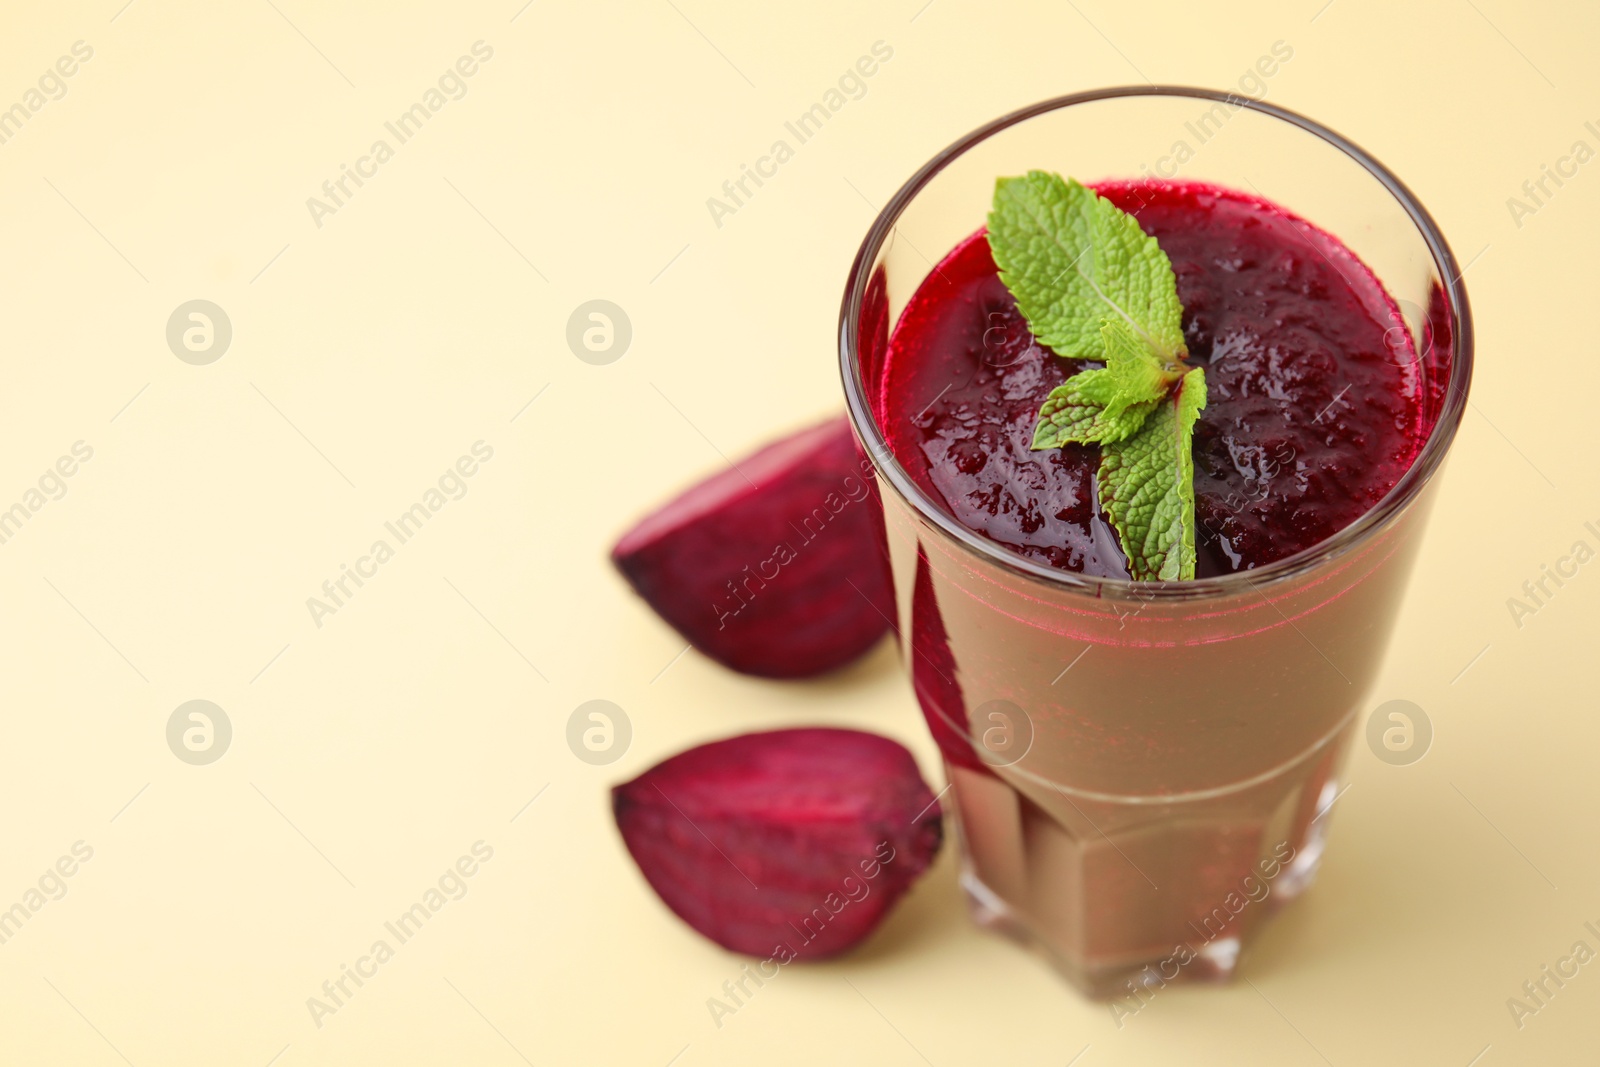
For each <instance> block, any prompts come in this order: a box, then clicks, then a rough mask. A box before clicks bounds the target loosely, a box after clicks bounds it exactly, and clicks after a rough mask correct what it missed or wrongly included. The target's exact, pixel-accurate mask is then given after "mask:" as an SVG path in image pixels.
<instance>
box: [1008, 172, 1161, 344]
mask: <svg viewBox="0 0 1600 1067" xmlns="http://www.w3.org/2000/svg"><path fill="white" fill-rule="evenodd" d="M988 237H989V248H990V250H991V251H992V252H993V253H994V261H995V263H996V264H997V265H998V266H999V267H1000V278H1001V280H1002V281H1003V282H1005V284H1006V288H1008V289H1010V290H1011V293H1012V295H1013V296H1015V297H1016V299H1017V306H1018V307H1019V308H1020V309H1021V310H1022V315H1023V317H1024V318H1025V319H1027V321H1028V328H1029V329H1030V330H1032V331H1033V335H1034V336H1035V337H1036V338H1038V340H1039V343H1040V344H1043V345H1045V346H1047V347H1049V348H1050V349H1051V350H1053V351H1054V352H1055V353H1056V354H1057V355H1060V356H1065V357H1067V358H1068V359H1099V358H1101V356H1100V353H1101V351H1102V343H1101V335H1100V326H1101V323H1102V322H1103V321H1104V320H1106V319H1108V318H1109V319H1113V320H1117V319H1120V320H1121V321H1123V322H1124V323H1126V324H1127V325H1128V326H1129V327H1131V329H1132V331H1133V333H1134V334H1135V335H1136V336H1138V337H1140V338H1142V339H1143V340H1144V342H1145V344H1146V346H1147V347H1148V348H1149V349H1150V350H1151V351H1152V352H1153V353H1154V354H1155V356H1156V357H1157V358H1159V359H1162V360H1166V361H1171V360H1174V359H1177V358H1180V357H1182V356H1183V355H1185V354H1186V353H1187V350H1186V349H1185V348H1184V344H1183V326H1182V322H1181V318H1182V314H1183V309H1182V307H1181V306H1180V305H1179V303H1178V289H1177V281H1176V279H1175V278H1174V277H1173V274H1172V264H1171V262H1170V261H1169V260H1168V259H1167V256H1166V253H1165V252H1163V251H1161V246H1160V245H1159V244H1157V243H1156V240H1155V238H1153V237H1150V236H1148V235H1147V234H1145V232H1144V231H1143V230H1141V229H1140V228H1139V222H1138V220H1137V219H1135V218H1134V217H1133V216H1132V215H1129V214H1126V213H1125V212H1123V211H1121V210H1119V209H1118V208H1117V207H1116V205H1114V204H1112V203H1111V202H1110V201H1109V200H1105V199H1102V198H1101V197H1099V196H1097V195H1096V194H1095V193H1094V192H1093V191H1092V190H1090V189H1086V188H1084V187H1083V186H1082V185H1080V184H1079V183H1078V182H1076V181H1069V180H1066V179H1063V178H1062V177H1061V176H1060V175H1059V174H1050V173H1047V172H1045V171H1040V170H1034V171H1029V172H1028V173H1027V175H1025V176H1024V177H1021V178H1001V179H1000V180H999V181H997V182H996V183H995V190H994V203H993V207H992V209H991V210H990V212H989V233H988Z"/></svg>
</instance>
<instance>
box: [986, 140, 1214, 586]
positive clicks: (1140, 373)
mask: <svg viewBox="0 0 1600 1067" xmlns="http://www.w3.org/2000/svg"><path fill="white" fill-rule="evenodd" d="M988 238H989V247H990V250H991V251H992V252H993V254H994V260H995V263H996V264H997V265H998V266H999V268H1000V278H1001V280H1002V281H1003V282H1004V283H1005V285H1006V287H1007V288H1008V289H1009V290H1010V291H1011V294H1012V295H1013V296H1014V297H1016V300H1017V306H1018V308H1020V309H1021V311H1022V314H1023V317H1024V318H1025V319H1026V320H1027V322H1028V328H1029V329H1030V330H1032V332H1033V335H1034V337H1035V338H1037V339H1038V341H1039V342H1040V343H1041V344H1043V345H1045V346H1047V347H1049V348H1050V349H1051V350H1053V351H1054V352H1055V353H1056V354H1057V355H1060V356H1064V357H1067V358H1069V359H1082V360H1095V361H1099V362H1102V363H1104V367H1100V368H1093V369H1090V370H1085V371H1080V372H1079V373H1077V374H1075V375H1073V376H1072V377H1071V378H1068V379H1067V380H1066V381H1065V382H1063V383H1062V384H1061V385H1058V386H1057V387H1056V388H1055V389H1054V390H1052V391H1051V393H1050V395H1049V397H1047V398H1046V399H1045V402H1044V405H1043V407H1042V408H1041V409H1040V411H1039V423H1038V425H1037V426H1036V427H1035V429H1034V437H1033V447H1034V448H1035V449H1047V448H1060V447H1061V446H1062V445H1065V444H1097V445H1099V446H1100V469H1099V479H1098V481H1099V493H1100V507H1101V509H1102V510H1104V511H1105V513H1106V514H1107V515H1108V516H1109V517H1110V519H1111V523H1112V526H1113V527H1114V528H1115V529H1116V531H1117V536H1118V537H1119V538H1120V539H1121V541H1122V548H1123V552H1124V553H1126V554H1127V557H1128V573H1129V574H1130V575H1131V576H1132V577H1133V579H1134V580H1135V581H1187V580H1190V579H1192V578H1193V577H1194V572H1195V514H1194V508H1195V504H1194V450H1193V444H1192V442H1193V433H1194V424H1195V422H1196V420H1197V419H1198V418H1199V414H1200V410H1201V409H1202V408H1204V407H1205V406H1206V380H1205V372H1204V371H1203V370H1201V369H1200V368H1198V367H1196V368H1194V369H1190V368H1188V367H1187V366H1186V365H1185V363H1184V360H1185V359H1186V358H1187V356H1188V349H1187V348H1186V347H1185V346H1184V343H1183V325H1182V317H1183V308H1182V306H1181V305H1180V304H1179V302H1178V284H1177V279H1176V277H1175V276H1174V275H1173V273H1172V263H1171V261H1170V260H1168V259H1167V254H1166V253H1165V252H1163V251H1162V250H1161V246H1160V245H1159V244H1158V243H1157V242H1156V240H1155V238H1153V237H1151V236H1149V235H1148V234H1146V233H1145V232H1144V231H1143V230H1142V229H1140V227H1139V222H1138V220H1137V219H1135V218H1134V217H1133V216H1132V215H1129V214H1127V213H1126V212H1124V211H1122V210H1121V209H1119V208H1118V207H1117V206H1116V205H1115V204H1113V203H1111V202H1110V201H1109V200H1106V199H1104V198H1102V197H1100V196H1098V195H1096V194H1095V193H1094V191H1093V190H1090V189H1087V188H1085V187H1084V186H1083V185H1080V184H1079V183H1078V182H1077V181H1074V180H1070V179H1063V178H1062V177H1061V176H1060V175H1058V174H1050V173H1047V172H1045V171H1037V170H1036V171H1029V172H1028V174H1026V175H1025V176H1023V177H1020V178H1001V179H999V180H998V181H997V182H996V183H995V190H994V204H993V207H992V209H991V211H990V213H989V228H988Z"/></svg>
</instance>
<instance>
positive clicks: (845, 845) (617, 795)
mask: <svg viewBox="0 0 1600 1067" xmlns="http://www.w3.org/2000/svg"><path fill="white" fill-rule="evenodd" d="M611 801H612V810H613V812H614V814H615V815H616V820H617V828H618V829H619V830H621V832H622V839H623V841H624V842H625V843H626V844H627V846H628V851H629V852H630V853H632V855H633V858H634V861H635V862H636V863H638V865H639V869H640V871H642V872H643V873H644V876H645V880H646V881H648V882H649V883H650V886H651V888H653V889H654V890H655V891H656V893H657V894H659V895H660V897H661V899H662V900H663V901H664V902H665V903H666V905H667V906H668V907H669V908H671V909H672V910H673V911H674V912H676V913H677V914H678V917H679V918H681V919H683V921H684V922H686V923H688V924H689V925H690V926H692V927H693V928H694V929H695V930H697V931H699V932H700V933H702V934H704V935H705V936H706V937H709V938H710V939H711V940H713V941H715V942H716V943H717V944H719V945H721V946H723V947H724V948H727V949H731V950H732V951H734V952H742V953H745V954H747V955H751V956H757V957H760V958H763V959H767V958H773V957H776V958H778V959H780V960H781V961H783V962H787V961H788V960H790V959H821V958H823V957H826V956H831V955H834V954H836V953H839V952H843V951H845V950H846V949H849V948H851V947H852V946H854V945H856V944H858V943H859V942H860V941H861V940H862V939H864V938H865V937H866V936H867V935H868V934H870V933H871V932H872V931H873V930H874V929H875V928H876V927H877V926H878V924H879V923H880V922H882V921H883V918H884V917H885V916H886V915H887V914H888V913H889V911H890V910H891V909H892V908H893V907H894V905H895V903H896V902H897V901H898V900H899V899H900V897H901V896H903V895H904V894H905V892H906V890H907V889H909V888H910V886H911V884H912V883H913V882H914V881H916V879H917V877H918V876H919V875H921V874H922V872H923V871H924V870H926V869H927V867H928V865H929V864H930V863H931V862H932V861H933V858H934V856H935V855H936V854H937V853H938V851H939V846H940V844H941V843H942V842H943V839H944V829H943V826H944V824H943V821H942V816H941V812H940V809H939V804H938V801H937V800H936V799H935V798H934V794H933V791H932V790H930V789H929V788H928V786H927V783H925V782H924V781H923V780H922V775H921V774H920V773H919V772H918V770H917V765H916V761H915V760H913V759H912V757H911V753H910V752H908V751H906V749H905V747H904V746H902V745H901V744H899V743H898V742H896V741H891V740H890V739H889V738H887V737H881V736H879V735H877V734H870V733H864V732H862V731H859V730H838V729H824V728H816V729H798V730H774V731H771V732H769V733H757V734H744V735H741V736H739V737H731V738H728V739H727V740H724V741H715V742H712V743H711V744H707V745H701V746H699V747H698V748H692V749H689V750H688V751H687V752H682V753H679V754H678V755H676V756H673V757H672V758H671V759H668V760H666V761H665V762H663V763H659V764H657V765H656V766H655V767H653V768H651V769H650V770H648V771H646V772H645V773H644V774H642V775H640V776H639V777H637V778H635V779H634V780H633V781H631V782H626V783H624V784H622V785H619V786H616V787H615V788H614V789H612V791H611ZM886 857H887V858H886Z"/></svg>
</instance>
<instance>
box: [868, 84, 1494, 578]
mask: <svg viewBox="0 0 1600 1067" xmlns="http://www.w3.org/2000/svg"><path fill="white" fill-rule="evenodd" d="M1122 97H1189V98H1193V99H1196V100H1210V101H1213V102H1219V103H1224V104H1228V105H1230V106H1233V107H1242V108H1248V109H1249V110H1251V111H1257V112H1260V113H1262V114H1264V115H1268V116H1271V117H1272V118H1275V119H1278V120H1280V121H1282V122H1286V123H1288V124H1289V125H1291V126H1296V127H1298V128H1300V129H1301V130H1304V131H1305V132H1307V133H1309V134H1311V135H1312V136H1314V137H1317V138H1319V139H1321V140H1322V141H1324V142H1325V143H1327V144H1329V145H1332V146H1333V147H1334V148H1336V149H1338V150H1339V151H1341V152H1343V153H1344V154H1345V155H1346V156H1348V157H1350V158H1351V159H1353V160H1355V162H1356V163H1358V164H1360V166H1361V167H1362V168H1363V169H1364V170H1366V172H1367V173H1368V174H1369V175H1371V176H1372V177H1373V178H1376V179H1377V180H1378V182H1379V183H1380V184H1381V185H1382V186H1383V187H1384V188H1385V189H1386V190H1387V191H1388V192H1389V195H1390V196H1392V197H1394V199H1395V200H1396V201H1397V202H1398V203H1399V204H1400V206H1401V208H1402V209H1404V211H1405V212H1406V214H1407V216H1408V217H1409V218H1410V219H1411V221H1412V223H1413V224H1414V225H1415V226H1416V227H1417V231H1418V232H1419V233H1420V234H1421V235H1422V238H1423V241H1424V242H1425V243H1426V245H1427V247H1428V251H1429V253H1430V254H1431V255H1432V256H1433V261H1434V266H1435V268H1436V269H1437V271H1438V274H1439V277H1440V278H1442V279H1444V291H1445V301H1446V306H1447V309H1448V312H1449V315H1450V323H1451V333H1450V344H1451V349H1452V351H1451V354H1450V355H1451V364H1450V381H1449V384H1448V387H1447V389H1446V392H1445V398H1444V403H1443V405H1442V407H1441V408H1440V411H1439V416H1438V418H1437V420H1436V421H1435V422H1434V425H1433V429H1432V431H1431V432H1430V433H1429V435H1428V440H1427V442H1426V443H1425V444H1424V445H1423V447H1422V450H1421V451H1420V452H1419V453H1418V454H1417V457H1416V459H1415V460H1414V461H1413V462H1412V464H1411V466H1410V468H1409V469H1407V471H1406V472H1405V474H1403V475H1402V476H1401V477H1400V480H1399V481H1398V482H1396V483H1395V485H1394V487H1393V488H1392V489H1390V490H1389V492H1388V493H1386V494H1385V495H1384V497H1383V499H1382V500H1380V501H1378V503H1376V504H1374V505H1373V506H1372V507H1371V508H1369V509H1367V511H1366V512H1364V513H1363V514H1362V515H1361V517H1360V518H1358V519H1357V520H1356V521H1355V522H1353V523H1351V524H1350V525H1349V526H1346V527H1344V528H1343V529H1341V530H1340V531H1339V532H1337V533H1335V534H1334V535H1333V536H1331V537H1329V538H1327V539H1326V540H1323V541H1319V542H1317V543H1316V544H1314V545H1312V546H1311V547H1309V548H1305V549H1301V550H1300V551H1299V552H1296V553H1294V554H1293V555H1290V556H1285V557H1284V558H1283V559H1280V560H1275V561H1274V562H1272V563H1268V564H1266V565H1265V566H1261V567H1257V568H1254V569H1253V570H1244V571H1235V572H1234V573H1232V574H1224V575H1219V576H1217V577H1214V578H1197V579H1194V580H1191V581H1186V582H1135V581H1133V580H1131V579H1126V578H1095V577H1090V576H1087V575H1084V574H1080V573H1077V572H1074V571H1065V570H1060V569H1058V568H1055V567H1052V566H1049V565H1048V564H1045V563H1040V562H1038V561H1035V560H1031V559H1029V558H1027V557H1026V556H1023V555H1022V554H1021V553H1018V552H1015V551H1013V550H1012V549H1010V548H1007V547H1005V546H1004V545H1001V544H999V543H998V542H995V541H991V540H989V539H988V538H986V537H983V536H982V535H980V534H978V533H976V532H974V531H973V530H970V529H968V528H967V527H966V526H964V525H962V524H961V523H960V522H959V521H958V520H957V519H956V518H955V516H953V515H951V514H950V513H949V512H948V511H946V510H945V509H944V508H943V507H941V506H940V505H939V504H938V503H937V502H935V501H934V500H933V499H931V498H930V497H929V495H928V494H927V493H925V492H924V491H923V490H922V488H921V486H919V485H917V484H916V482H915V481H914V480H913V479H912V478H911V476H910V475H909V474H907V473H906V470H905V468H904V467H902V466H901V464H900V461H899V460H898V459H896V458H895V456H894V453H893V452H892V451H891V450H890V448H889V445H888V442H887V441H885V440H884V437H883V433H882V431H881V430H880V429H879V427H878V423H877V418H876V416H875V415H874V414H873V411H872V408H871V405H869V404H868V403H867V400H866V398H865V397H864V396H863V395H862V386H861V360H860V351H859V341H860V339H859V327H860V321H861V309H862V305H863V303H864V302H865V299H866V291H867V284H868V282H869V281H870V270H871V267H872V264H873V262H874V261H875V260H876V259H877V257H878V254H879V252H880V251H881V250H882V249H883V247H884V244H885V243H886V242H887V240H888V238H889V236H890V235H891V234H892V233H893V232H894V230H895V227H896V225H897V224H898V222H899V219H900V216H901V214H902V213H903V212H904V211H905V209H906V207H907V206H908V205H909V204H910V203H911V201H912V200H913V199H915V197H916V196H917V194H918V193H920V192H921V191H922V190H923V189H924V188H925V187H926V186H927V185H928V184H929V183H930V182H931V181H932V180H933V179H934V178H935V177H936V176H937V175H938V174H939V173H940V172H941V171H943V170H944V169H945V167H947V166H948V165H949V164H950V163H952V162H953V161H954V160H955V159H957V158H958V157H960V156H961V155H962V154H964V153H965V152H966V151H967V150H968V149H970V148H972V147H974V146H975V145H977V144H979V143H981V142H983V141H985V140H987V139H989V138H990V137H992V136H994V135H995V134H997V133H1000V132H1001V131H1003V130H1006V129H1009V128H1010V127H1012V126H1015V125H1018V124H1020V123H1022V122H1026V121H1027V120H1028V119H1031V118H1036V117H1038V116H1039V115H1043V114H1046V113H1047V112H1051V111H1057V110H1061V109H1063V108H1068V107H1072V106H1075V105H1078V104H1088V103H1097V102H1100V101H1104V100H1113V99H1118V98H1122ZM1290 210H1293V209H1292V208H1290ZM1379 281H1380V283H1381V282H1382V279H1381V278H1380V279H1379ZM1472 356H1473V332H1472V312H1471V309H1470V307H1469V305H1468V302H1467V292H1466V287H1465V285H1464V284H1463V283H1462V280H1461V270H1460V268H1459V267H1458V265H1457V260H1456V257H1455V253H1454V252H1452V251H1451V250H1450V246H1449V244H1448V242H1446V241H1445V239H1444V235H1443V234H1442V233H1441V232H1440V230H1439V226H1438V224H1437V223H1436V222H1434V220H1433V216H1432V215H1430V214H1429V213H1428V210H1427V209H1426V208H1425V207H1423V206H1422V203H1421V201H1419V200H1418V199H1417V197H1416V194H1414V193H1412V191H1411V189H1410V188H1409V187H1408V186H1407V185H1406V184H1405V183H1404V182H1402V181H1401V180H1400V179H1399V178H1398V177H1396V176H1395V174H1394V173H1393V172H1392V171H1390V170H1389V168H1387V167H1385V166H1384V165H1383V164H1382V163H1379V162H1378V161H1377V160H1376V159H1375V158H1373V157H1372V156H1371V155H1370V154H1368V153H1367V152H1366V151H1365V150H1364V149H1362V148H1361V147H1359V146H1358V145H1356V144H1355V143H1354V142H1352V141H1350V140H1349V139H1348V138H1346V137H1344V136H1343V135H1341V134H1339V133H1336V132H1335V131H1333V130H1331V129H1329V128H1328V127H1326V126H1324V125H1322V124H1321V123H1318V122H1314V121H1312V120H1311V119H1308V118H1306V117H1305V116H1304V115H1301V114H1299V113H1297V112H1294V111H1290V110H1289V109H1287V108H1282V107H1278V106H1277V105H1275V104H1268V103H1266V102H1264V101H1261V100H1252V99H1251V98H1249V97H1246V96H1240V95H1239V94H1238V93H1234V92H1226V93H1224V92H1218V91H1216V90H1214V89H1201V88H1196V87H1193V86H1184V85H1124V86H1116V87H1113V88H1106V89H1095V90H1090V91H1087V92H1081V93H1070V94H1068V95H1066V96H1057V97H1052V98H1050V99H1048V100H1042V101H1040V102H1038V103H1036V104H1032V105H1030V106H1028V107H1024V108H1019V109H1018V110H1016V111H1012V112H1011V113H1009V114H1006V115H1002V116H1001V117H1000V118H997V119H994V120H992V121H990V122H988V123H985V124H984V125H982V126H979V127H978V128H976V129H974V130H972V131H971V132H970V133H968V134H966V135H965V136H963V137H961V138H959V139H957V140H956V141H954V142H952V143H951V144H949V145H948V146H946V147H945V148H944V149H942V150H941V151H939V152H938V153H937V154H935V155H934V157H933V158H932V159H930V160H929V161H928V162H927V163H924V164H923V165H922V167H921V168H920V169H918V170H917V172H916V173H915V174H913V175H912V176H911V177H910V179H908V180H907V181H906V183H905V184H904V185H902V186H901V187H900V188H899V190H897V191H896V192H895V194H894V196H892V197H890V198H889V201H888V203H886V204H885V205H884V207H883V210H882V211H880V212H879V213H878V216H877V218H875V219H874V220H873V222H872V226H871V228H870V229H869V230H868V231H867V236H866V238H865V239H864V240H863V241H862V243H861V247H860V249H859V250H858V251H857V252H856V256H855V260H854V261H853V262H852V263H851V265H850V275H849V278H848V280H847V281H846V283H845V292H844V302H843V305H842V306H841V308H840V313H839V362H840V372H841V374H842V375H843V377H844V392H845V401H846V406H847V408H848V412H849V416H850V422H851V424H852V425H853V426H854V428H855V431H856V433H857V435H858V436H859V437H860V439H861V441H862V443H863V444H864V445H865V446H866V448H867V452H868V454H869V455H870V456H871V458H872V462H873V466H874V467H875V469H876V470H877V471H878V472H879V473H880V474H881V475H882V476H884V477H886V478H888V480H889V482H890V484H891V485H892V486H893V487H894V489H895V491H896V492H898V493H899V494H900V495H901V496H902V497H903V498H905V499H906V500H907V501H908V502H910V504H911V505H912V506H913V507H914V508H915V509H916V510H917V512H918V513H919V514H920V515H921V516H922V517H923V518H924V519H926V520H928V521H930V522H932V523H933V524H935V525H936V526H937V527H939V528H940V529H941V530H943V531H944V532H945V533H946V534H948V535H949V536H950V537H951V538H952V539H953V540H954V541H955V542H956V543H957V544H959V545H961V546H963V547H964V548H966V549H967V550H968V551H970V552H972V553H973V554H975V555H977V556H979V557H981V558H983V559H986V560H988V561H990V562H993V563H997V564H999V565H1001V566H1002V567H1004V568H1006V569H1007V570H1009V571H1011V572H1013V573H1016V574H1019V575H1022V576H1024V577H1027V578H1031V579H1035V580H1038V581H1042V582H1044V583H1046V584H1048V585H1052V586H1056V587H1061V588H1066V589H1072V590H1076V591H1078V592H1083V593H1088V594H1091V595H1093V596H1095V597H1104V598H1109V599H1114V600H1140V601H1151V600H1164V601H1175V600H1193V599H1201V598H1209V597H1222V596H1228V595H1231V594H1235V593H1243V592H1246V591H1252V592H1256V593H1261V592H1262V587H1263V586H1273V585H1277V584H1280V583H1282V582H1284V581H1286V580H1288V579H1291V578H1294V577H1296V576H1298V575H1301V574H1304V573H1306V572H1307V571H1310V570H1313V569H1315V568H1316V567H1318V566H1320V565H1321V564H1323V563H1325V562H1327V561H1329V560H1332V559H1334V558H1336V557H1338V556H1341V555H1343V554H1344V553H1346V552H1348V551H1350V550H1351V549H1354V548H1357V547H1359V546H1360V545H1362V544H1363V543H1365V542H1366V541H1368V540H1369V539H1370V538H1371V537H1373V536H1374V535H1375V534H1376V533H1378V532H1379V531H1380V530H1382V529H1384V528H1385V527H1387V526H1388V525H1389V524H1390V523H1391V522H1392V521H1393V520H1394V519H1395V518H1396V517H1397V516H1398V515H1399V514H1400V513H1401V512H1403V511H1404V510H1405V509H1406V507H1407V506H1408V505H1409V504H1410V503H1411V502H1412V501H1413V500H1415V499H1416V497H1417V495H1418V494H1419V493H1420V492H1421V491H1422V488H1423V486H1425V485H1426V484H1427V483H1428V481H1429V480H1430V479H1431V478H1432V477H1433V475H1434V474H1435V473H1436V472H1437V471H1438V469H1439V467H1440V466H1441V465H1442V464H1443V463H1444V459H1445V456H1446V454H1447V453H1448V452H1449V450H1450V445H1451V443H1452V442H1453V441H1454V440H1455V435H1456V431H1457V429H1458V428H1459V427H1460V425H1461V420H1462V417H1463V415H1464V414H1465V412H1466V405H1467V389H1468V386H1469V385H1470V383H1471V381H1472Z"/></svg>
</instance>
